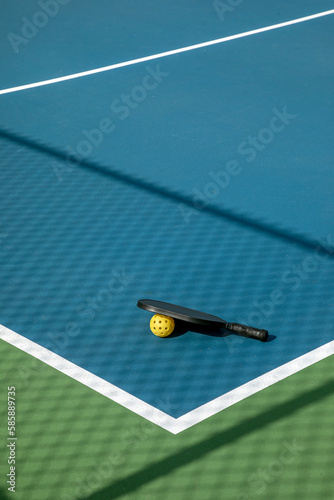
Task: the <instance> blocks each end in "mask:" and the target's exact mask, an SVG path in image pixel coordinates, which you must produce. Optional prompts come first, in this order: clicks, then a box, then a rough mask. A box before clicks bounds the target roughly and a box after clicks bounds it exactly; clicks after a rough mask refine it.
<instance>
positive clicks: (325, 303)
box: [0, 0, 334, 418]
mask: <svg viewBox="0 0 334 500" xmlns="http://www.w3.org/2000/svg"><path fill="white" fill-rule="evenodd" d="M222 4H223V2H206V1H199V0H197V1H192V2H189V1H186V0H179V1H178V2H173V1H172V2H154V1H152V0H147V1H142V2H135V1H133V0H116V1H113V2H109V1H106V0H97V1H96V2H88V1H80V2H78V1H75V0H71V1H67V2H65V1H63V2H60V0H59V1H58V3H57V2H56V3H55V4H52V5H53V7H52V8H53V9H54V10H52V9H51V7H50V6H49V7H48V8H49V11H48V10H46V8H45V9H44V10H43V9H42V7H40V6H39V7H38V5H37V4H35V3H34V2H31V1H29V2H23V1H20V2H15V5H14V4H10V5H6V6H3V7H1V11H2V16H1V21H0V25H1V29H2V33H3V36H2V41H1V52H0V53H1V58H2V62H3V64H2V66H3V67H4V68H6V71H2V72H1V76H0V90H6V89H11V88H13V87H20V86H24V85H28V88H25V89H18V90H16V91H13V92H1V95H0V145H1V170H0V192H1V195H0V213H1V227H0V240H1V246H0V256H1V261H2V264H1V267H0V293H1V312H0V323H1V324H2V325H4V326H5V327H6V328H8V329H10V330H12V331H14V332H16V333H18V334H20V335H22V336H23V337H25V338H27V339H29V340H31V341H33V342H35V343H36V344H38V345H39V346H42V347H45V348H47V349H48V350H50V351H51V352H53V353H56V354H58V355H59V356H61V357H62V358H64V359H65V360H68V361H70V362H72V363H74V364H75V365H77V366H78V367H81V368H83V369H85V370H87V371H88V372H91V373H92V374H94V375H97V376H98V377H100V378H101V379H103V380H105V381H107V382H110V383H111V384H113V385H114V386H117V387H119V388H120V389H122V390H124V391H126V392H127V393H129V394H131V395H133V396H136V397H137V398H139V399H140V400H142V401H144V402H145V403H148V404H149V405H151V406H153V407H154V408H157V409H159V410H161V411H163V412H165V413H166V414H168V415H170V416H172V417H174V418H178V417H180V416H182V415H184V414H186V413H187V412H190V411H191V410H194V409H196V408H198V407H199V406H201V405H203V404H205V403H208V402H210V401H212V400H213V399H215V398H218V397H219V396H222V395H224V394H225V393H227V392H229V391H231V390H233V389H236V388H238V387H239V386H241V385H242V384H246V383H247V382H249V381H251V380H253V379H255V378H257V377H260V376H262V375H264V374H266V373H267V372H268V371H270V370H274V369H276V368H278V367H280V366H281V365H283V364H285V363H288V362H290V361H293V360H295V359H296V358H299V357H300V356H303V355H305V354H306V353H308V352H310V351H312V350H314V349H317V348H319V347H321V346H323V345H324V344H327V343H329V342H331V341H332V340H333V321H334V312H333V311H334V302H333V292H334V280H333V273H334V234H333V214H334V201H333V200H334V197H333V187H334V169H333V81H334V64H333V63H334V55H333V42H334V16H333V13H334V11H333V10H332V11H330V12H328V13H327V14H326V15H322V16H319V17H316V16H315V15H316V14H319V13H321V12H326V11H328V10H329V9H334V3H333V1H325V0H318V1H316V2H315V1H310V0H308V1H301V0H298V1H295V2H292V3H291V2H287V1H276V2H266V1H262V0H252V1H247V2H246V1H245V2H242V1H240V2H234V3H233V2H229V3H228V2H225V5H226V4H227V5H229V8H227V9H225V8H224V7H222ZM43 5H44V4H43ZM55 5H56V7H55ZM232 5H233V6H232ZM41 9H42V10H41ZM50 9H51V10H50ZM36 12H44V15H41V14H36ZM51 14H52V15H51ZM307 16H310V18H307V19H304V20H301V21H300V22H296V23H294V24H291V25H286V26H280V27H277V28H273V29H268V30H263V31H261V30H259V32H258V33H249V34H248V35H245V36H242V37H239V38H238V37H236V38H232V39H230V40H225V41H224V40H223V41H220V42H219V43H215V44H212V45H207V46H202V47H194V48H193V49H191V50H190V49H189V50H186V51H184V52H180V51H178V49H180V48H183V47H190V46H192V45H197V44H202V43H204V42H208V41H210V40H216V39H221V38H225V37H232V36H233V35H237V34H241V33H245V32H249V31H252V30H257V29H260V28H265V27H269V26H273V25H277V24H280V23H286V22H287V21H291V20H296V19H302V18H306V17H307ZM313 16H314V17H313ZM13 34H14V35H16V36H14V35H13ZM166 51H175V53H173V54H170V55H165V56H161V57H157V58H152V59H151V60H144V61H143V62H136V61H135V60H136V59H138V58H142V57H148V56H153V55H154V54H159V53H163V52H166ZM125 61H133V62H132V63H131V64H129V65H126V66H124V67H115V68H113V69H110V70H108V71H103V72H97V73H95V74H90V75H87V76H79V77H77V78H71V79H69V80H67V81H59V82H54V83H52V84H43V83H40V84H38V85H36V86H35V87H31V88H29V84H32V83H35V82H45V81H46V80H49V79H53V78H61V77H63V76H66V75H74V74H76V73H80V72H84V71H89V70H93V69H95V68H102V67H104V66H108V65H114V64H115V65H117V64H118V63H122V62H125ZM141 298H151V299H155V300H164V301H167V302H172V303H175V304H180V305H183V306H186V307H191V308H195V309H199V310H202V311H206V312H208V313H212V314H214V315H218V316H221V317H223V318H224V319H227V320H229V321H235V322H239V323H244V324H250V325H252V326H257V327H259V328H266V329H268V330H269V333H270V335H271V337H270V342H267V343H261V342H256V341H252V340H249V339H244V338H240V337H236V336H233V335H226V336H212V335H208V334H204V333H203V332H202V333H201V332H192V331H188V332H186V333H184V334H183V335H179V336H174V337H173V336H172V337H169V338H166V339H160V338H157V337H155V336H154V335H152V334H151V333H150V330H149V319H150V315H149V314H148V313H147V312H144V311H142V310H140V309H138V308H137V307H136V303H137V300H138V299H141Z"/></svg>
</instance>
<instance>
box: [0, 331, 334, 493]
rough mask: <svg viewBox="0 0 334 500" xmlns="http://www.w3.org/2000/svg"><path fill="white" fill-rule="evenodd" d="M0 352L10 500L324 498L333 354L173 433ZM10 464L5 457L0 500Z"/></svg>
mask: <svg viewBox="0 0 334 500" xmlns="http://www.w3.org/2000/svg"><path fill="white" fill-rule="evenodd" d="M0 354H1V368H2V370H1V406H0V408H1V422H2V426H1V432H0V439H1V442H2V445H3V444H4V443H5V442H6V440H7V427H6V419H7V386H15V388H16V401H17V408H16V410H17V421H16V436H17V442H16V459H17V460H16V470H17V477H16V493H15V496H14V498H16V499H17V500H26V499H34V500H46V499H47V500H74V499H78V500H79V499H92V500H93V499H94V500H95V499H96V500H98V499H101V500H102V499H103V500H109V499H116V498H122V499H124V500H126V499H128V500H153V499H166V500H171V499H173V500H184V499H192V500H202V499H204V498H205V499H212V500H213V499H215V500H216V499H225V498H226V499H231V500H248V499H253V498H258V499H267V498H271V499H272V500H280V499H286V500H295V499H299V498H300V499H303V500H314V499H317V500H318V499H319V500H320V499H324V498H331V495H332V492H333V488H334V478H333V442H334V426H333V413H334V377H333V360H334V357H333V356H330V357H328V358H326V359H325V360H323V361H321V362H318V363H316V364H314V365H312V366H311V367H308V368H306V369H304V370H302V371H300V372H298V373H297V374H295V375H293V376H291V377H289V378H287V379H285V380H283V381H281V382H279V383H277V384H275V385H273V386H271V387H269V388H267V389H265V390H264V391H261V392H260V393H257V394H256V395H254V396H251V397H249V398H246V399H245V400H243V401H241V402H240V403H238V404H236V405H234V406H232V407H230V408H228V409H227V410H225V411H223V412H220V413H218V414H217V415H215V416H213V417H211V418H209V419H208V420H206V421H204V422H202V423H199V424H197V425H195V426H193V427H192V428H190V429H188V430H186V431H184V432H181V433H180V434H178V435H172V434H170V433H169V432H167V431H165V430H163V429H161V428H159V427H158V426H156V425H155V424H153V423H150V422H148V421H146V420H144V419H143V418H141V417H139V416H137V415H135V414H134V413H132V412H130V411H129V410H127V409H126V408H123V407H122V406H120V405H118V404H116V403H114V402H112V401H110V400H109V399H107V398H105V397H104V396H101V395H99V394H97V393H95V392H94V391H92V390H91V389H89V388H87V387H85V386H83V385H81V384H78V383H77V382H76V381H74V380H72V379H71V378H69V377H67V376H66V375H64V374H62V373H60V372H58V371H56V370H55V369H53V368H51V367H49V366H47V365H45V364H44V363H42V362H40V361H38V360H36V359H35V358H33V357H31V356H29V355H27V354H25V353H24V352H22V351H20V350H19V349H17V348H14V347H12V346H10V345H8V344H7V343H5V342H3V341H1V342H0ZM166 376H168V374H166ZM2 449H4V448H3V447H2ZM8 468H9V466H8V464H7V456H4V454H3V453H2V457H1V466H0V478H1V479H0V480H1V483H0V485H1V499H9V498H12V497H13V493H11V492H8V491H7V487H6V484H5V480H4V478H5V477H6V474H7V473H8Z"/></svg>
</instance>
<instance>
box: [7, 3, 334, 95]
mask: <svg viewBox="0 0 334 500" xmlns="http://www.w3.org/2000/svg"><path fill="white" fill-rule="evenodd" d="M331 14H334V9H331V10H326V11H324V12H319V13H317V14H312V15H310V16H305V17H300V18H298V19H292V20H291V21H285V22H283V23H278V24H273V25H271V26H265V27H264V28H258V29H255V30H250V31H245V32H243V33H238V34H236V35H230V36H226V37H223V38H217V39H215V40H210V41H208V42H202V43H197V44H195V45H189V46H187V47H181V48H179V49H174V50H168V51H167V52H160V53H159V54H153V55H151V56H145V57H140V58H138V59H132V60H130V61H125V62H121V63H116V64H111V65H110V66H103V67H101V68H95V69H91V70H88V71H82V72H80V73H74V74H72V75H66V76H60V77H58V78H52V79H50V80H43V81H40V82H35V83H29V84H27V85H20V86H18V87H11V88H8V89H2V90H0V95H1V94H9V93H11V92H19V91H21V90H27V89H32V88H36V87H42V86H44V85H51V84H53V83H60V82H65V81H67V80H74V79H75V78H81V77H84V76H90V75H95V74H97V73H102V72H104V71H110V70H113V69H117V68H124V67H125V66H132V65H133V64H139V63H143V62H147V61H153V60H154V59H161V58H163V57H168V56H172V55H175V54H181V53H183V52H189V51H191V50H197V49H202V48H204V47H209V46H211V45H217V44H219V43H224V42H229V41H231V40H237V39H239V38H244V37H247V36H252V35H257V34H258V33H264V32H266V31H272V30H275V29H279V28H284V27H286V26H292V25H294V24H298V23H304V22H306V21H311V20H313V19H318V18H320V17H324V16H329V15H331Z"/></svg>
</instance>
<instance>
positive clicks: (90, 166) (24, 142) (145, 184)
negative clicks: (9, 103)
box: [0, 128, 334, 257]
mask: <svg viewBox="0 0 334 500" xmlns="http://www.w3.org/2000/svg"><path fill="white" fill-rule="evenodd" d="M0 137H3V138H4V139H7V140H9V141H11V142H14V143H16V144H19V145H21V146H25V147H28V148H31V149H34V150H35V151H39V152H40V153H42V154H45V155H48V156H52V157H53V158H56V159H57V160H58V161H62V162H64V163H65V164H66V165H67V166H68V167H70V168H82V169H85V170H89V171H92V172H94V173H95V174H98V175H101V176H103V177H107V178H108V179H109V180H110V179H114V180H116V181H118V182H122V183H125V184H127V185H131V186H136V187H137V188H138V189H142V190H145V191H147V192H150V193H154V194H157V195H160V196H161V197H163V198H166V199H168V200H174V201H175V202H178V203H182V204H184V205H185V206H188V207H189V208H191V209H193V210H200V211H201V212H204V213H209V214H211V215H214V216H217V217H221V218H224V219H225V220H228V221H230V222H234V223H235V224H238V225H240V226H244V227H247V228H251V229H255V230H257V231H261V232H263V233H266V234H268V235H270V236H273V237H276V238H278V239H280V240H283V241H285V242H286V241H288V242H290V243H294V244H297V245H299V246H301V247H303V248H306V249H309V250H314V249H315V248H316V247H317V246H319V242H318V241H312V240H310V239H308V238H306V237H303V236H302V235H296V234H294V233H293V232H290V231H288V230H281V229H278V228H275V227H274V226H273V225H269V224H265V223H263V222H258V221H256V220H253V219H250V218H247V217H244V216H241V215H237V214H235V213H234V212H233V211H231V210H228V209H221V208H218V207H215V206H213V205H211V206H210V205H208V206H206V207H203V208H200V209H198V208H196V207H195V206H194V201H193V198H192V196H191V195H190V194H189V196H187V195H186V194H180V193H178V192H174V191H172V190H170V189H167V188H165V187H163V186H157V185H154V184H153V183H151V182H149V181H147V180H143V179H138V178H135V177H132V176H131V175H128V174H126V173H124V172H122V171H120V170H117V169H116V168H115V167H114V166H112V165H108V166H107V165H100V164H98V163H96V162H93V161H90V160H87V159H83V158H80V159H79V158H74V157H69V155H68V153H66V152H63V151H58V150H57V149H55V148H53V147H51V146H48V145H45V144H40V143H38V142H37V141H35V140H31V139H30V138H26V137H22V136H19V135H17V134H15V133H13V132H10V131H7V130H5V129H1V128H0ZM323 250H324V251H325V252H326V253H327V254H328V256H331V257H334V248H324V249H323Z"/></svg>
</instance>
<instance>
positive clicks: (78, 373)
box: [0, 325, 334, 434]
mask: <svg viewBox="0 0 334 500" xmlns="http://www.w3.org/2000/svg"><path fill="white" fill-rule="evenodd" d="M0 339H2V340H4V341H5V342H7V343H9V344H11V345H12V346H15V347H17V348H18V349H20V350H21V351H24V352H26V353H28V354H30V355H31V356H33V357H34V358H37V359H39V360H40V361H43V362H44V363H46V364H47V365H49V366H52V367H53V368H55V369H56V370H58V371H59V372H61V373H64V374H65V375H68V376H69V377H71V378H72V379H74V380H76V381H77V382H80V383H81V384H83V385H85V386H86V387H90V388H91V389H93V390H94V391H96V392H98V393H99V394H102V395H103V396H105V397H107V398H109V399H111V400H112V401H115V402H116V403H119V404H120V405H122V406H124V407H125V408H127V409H129V410H131V411H133V412H134V413H136V414H137V415H140V416H141V417H143V418H145V419H146V420H149V421H150V422H152V423H154V424H156V425H159V426H160V427H162V428H163V429H165V430H167V431H169V432H171V433H172V434H178V433H179V432H182V431H184V430H186V429H189V428H190V427H192V426H193V425H195V424H198V423H199V422H202V421H203V420H205V419H207V418H209V417H211V416H213V415H215V414H216V413H219V412H220V411H222V410H224V409H226V408H228V407H230V406H232V405H234V404H236V403H238V402H239V401H242V400H243V399H245V398H248V397H249V396H251V395H253V394H256V393H257V392H259V391H261V390H263V389H265V388H267V387H269V386H271V385H273V384H275V383H276V382H279V381H280V380H283V379H285V378H287V377H289V376H290V375H293V374H294V373H297V372H299V371H300V370H303V369H304V368H306V367H308V366H310V365H313V364H314V363H317V362H318V361H320V360H322V359H325V358H327V357H328V356H331V355H332V354H334V340H333V341H331V342H329V343H328V344H325V345H323V346H321V347H318V348H317V349H314V350H313V351H310V352H308V353H307V354H304V355H303V356H300V357H299V358H296V359H294V360H292V361H289V362H288V363H285V364H284V365H282V366H279V367H278V368H275V369H274V370H271V371H270V372H268V373H265V374H264V375H261V376H260V377H257V378H255V379H254V380H251V381H250V382H247V383H246V384H244V385H241V386H240V387H237V388H236V389H234V390H232V391H230V392H228V393H226V394H224V395H223V396H220V397H218V398H216V399H214V400H212V401H210V402H209V403H206V404H204V405H202V406H200V407H199V408H196V409H195V410H192V411H190V412H189V413H186V414H185V415H183V416H182V417H179V418H173V417H171V416H170V415H167V414H166V413H164V412H163V411H161V410H158V409H157V408H154V407H153V406H151V405H149V404H148V403H145V402H144V401H141V400H140V399H138V398H136V397H135V396H132V395H131V394H129V393H127V392H126V391H123V390H122V389H120V388H119V387H117V386H115V385H113V384H110V383H109V382H106V381H105V380H103V379H102V378H100V377H97V376H96V375H93V374H92V373H90V372H89V371H87V370H84V369H83V368H80V366H77V365H75V364H74V363H71V362H70V361H67V360H66V359H64V358H62V357H61V356H59V355H58V354H55V353H53V352H51V351H49V350H48V349H45V348H44V347H41V346H40V345H38V344H36V343H35V342H32V341H31V340H28V339H26V338H25V337H23V336H22V335H19V334H18V333H15V332H13V331H12V330H9V329H8V328H6V327H4V326H2V325H0Z"/></svg>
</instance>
